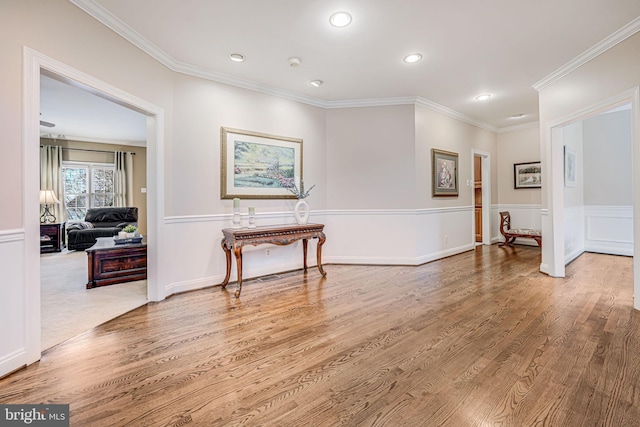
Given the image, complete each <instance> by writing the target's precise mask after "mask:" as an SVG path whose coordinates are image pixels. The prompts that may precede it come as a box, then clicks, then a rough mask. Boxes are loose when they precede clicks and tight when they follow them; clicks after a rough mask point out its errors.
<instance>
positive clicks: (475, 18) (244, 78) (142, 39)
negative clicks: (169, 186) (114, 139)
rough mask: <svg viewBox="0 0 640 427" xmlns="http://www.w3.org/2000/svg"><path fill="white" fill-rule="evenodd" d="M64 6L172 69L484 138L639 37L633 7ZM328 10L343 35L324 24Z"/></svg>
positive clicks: (142, 0) (315, 2) (234, 0)
mask: <svg viewBox="0 0 640 427" xmlns="http://www.w3.org/2000/svg"><path fill="white" fill-rule="evenodd" d="M70 1H71V2H72V3H74V4H76V5H77V6H78V7H80V8H81V9H83V10H85V11H86V12H87V13H89V14H91V15H92V16H94V17H95V18H96V19H98V20H99V21H101V22H103V23H104V24H105V25H107V26H109V27H110V28H111V29H113V30H114V31H116V32H118V33H119V34H121V35H122V36H123V37H125V38H127V39H128V40H129V41H131V42H132V43H134V44H135V45H137V46H138V47H140V48H141V49H143V50H144V51H146V52H147V53H149V54H150V55H152V56H154V57H155V58H156V59H157V60H159V61H160V62H162V63H163V64H164V65H166V66H167V67H168V68H170V69H172V70H174V71H177V72H181V73H186V74H191V75H195V76H199V77H204V78H208V79H211V80H215V81H220V82H224V83H228V84H232V85H236V86H240V87H245V88H249V89H253V90H258V91H262V92H265V93H270V94H274V95H277V96H282V97H286V98H290V99H296V100H299V101H301V102H306V103H309V104H312V105H318V106H321V107H324V108H335V107H344V106H358V105H393V104H400V103H409V102H417V103H422V104H424V105H427V106H430V107H433V108H436V109H439V110H441V111H443V112H446V113H448V114H451V115H454V116H456V117H459V118H461V119H463V120H465V121H467V122H469V123H473V124H476V125H479V126H481V127H483V128H486V129H490V130H501V129H505V128H512V127H518V126H523V124H526V123H532V122H536V121H537V120H538V93H537V91H536V90H535V89H534V87H533V86H534V85H535V86H536V87H538V88H540V87H542V85H544V84H545V79H549V78H552V77H553V76H554V74H557V75H561V74H562V73H563V72H564V71H566V70H567V69H568V68H567V67H577V66H579V65H580V64H581V63H583V62H584V60H585V58H586V59H588V58H590V57H592V56H594V55H595V54H597V53H599V52H600V51H601V50H602V49H603V48H606V47H608V46H610V45H613V44H615V43H616V42H618V41H620V40H622V39H624V38H625V37H627V36H629V35H631V34H633V33H634V32H636V31H638V30H639V29H640V19H639V16H640V1H638V0H615V1H602V0H538V1H528V2H525V1H514V0H483V1H469V0H449V1H446V2H444V1H440V0H397V1H389V0H304V1H301V0H272V1H264V0H243V1H239V0H136V1H135V2H132V1H130V0H70ZM339 10H344V11H348V12H349V13H350V14H351V15H352V17H353V21H352V23H351V25H349V26H348V27H345V28H335V27H333V26H332V25H330V23H329V16H330V15H331V14H332V13H333V12H336V11H339ZM413 52H418V53H421V54H422V55H423V59H422V60H421V61H419V62H417V63H414V64H407V63H404V62H403V57H404V56H405V55H407V54H409V53H413ZM232 53H240V54H242V55H244V56H245V57H246V60H245V61H244V62H241V63H238V62H233V61H231V60H230V59H229V55H230V54H232ZM291 57H297V58H300V60H301V63H300V65H298V66H297V67H292V66H290V65H289V58H291ZM316 79H318V80H322V81H323V84H322V85H321V86H320V87H313V86H311V85H310V84H309V82H310V81H312V80H316ZM547 81H548V80H547ZM482 93H490V94H492V97H491V98H490V99H489V100H488V101H484V102H479V101H476V100H475V97H476V96H477V95H479V94H482ZM43 96H44V94H43ZM519 114H522V117H520V118H517V119H516V118H512V116H513V115H519ZM61 120H62V119H61ZM61 123H62V122H61Z"/></svg>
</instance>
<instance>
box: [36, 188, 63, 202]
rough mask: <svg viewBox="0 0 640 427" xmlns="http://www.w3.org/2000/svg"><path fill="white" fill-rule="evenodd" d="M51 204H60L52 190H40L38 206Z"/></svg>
mask: <svg viewBox="0 0 640 427" xmlns="http://www.w3.org/2000/svg"><path fill="white" fill-rule="evenodd" d="M53 203H60V200H58V198H57V197H56V193H54V192H53V190H40V204H41V205H51V204H53Z"/></svg>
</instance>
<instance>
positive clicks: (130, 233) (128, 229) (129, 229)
mask: <svg viewBox="0 0 640 427" xmlns="http://www.w3.org/2000/svg"><path fill="white" fill-rule="evenodd" d="M122 231H124V232H125V233H126V234H125V237H126V238H127V239H130V238H132V237H134V236H135V235H136V231H138V227H136V226H135V225H133V224H129V225H127V226H125V227H124V228H123V229H122Z"/></svg>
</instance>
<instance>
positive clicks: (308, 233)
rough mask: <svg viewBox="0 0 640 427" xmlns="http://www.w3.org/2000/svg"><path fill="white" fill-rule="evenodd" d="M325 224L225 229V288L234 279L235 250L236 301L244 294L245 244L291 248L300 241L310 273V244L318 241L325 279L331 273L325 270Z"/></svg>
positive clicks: (319, 268)
mask: <svg viewBox="0 0 640 427" xmlns="http://www.w3.org/2000/svg"><path fill="white" fill-rule="evenodd" d="M323 229H324V224H306V225H295V224H294V225H281V226H266V227H256V228H225V229H223V230H222V233H223V234H224V237H223V238H222V242H221V245H222V249H223V250H224V252H225V255H226V257H227V275H226V277H225V278H224V281H223V282H222V283H221V285H222V287H223V288H225V287H226V286H227V284H228V283H229V277H230V276H231V251H233V253H234V254H235V256H236V267H237V268H238V289H237V290H236V292H235V296H236V298H239V297H240V292H242V247H243V246H245V245H254V246H257V245H260V244H263V243H271V244H274V245H289V244H291V243H293V242H295V241H297V240H302V251H303V259H304V271H307V242H308V240H309V239H318V247H317V250H316V255H317V259H318V270H319V271H320V274H322V276H323V277H324V276H326V275H327V273H326V272H325V271H324V270H323V269H322V245H323V244H324V242H325V240H326V236H325V235H324V233H323V231H322V230H323Z"/></svg>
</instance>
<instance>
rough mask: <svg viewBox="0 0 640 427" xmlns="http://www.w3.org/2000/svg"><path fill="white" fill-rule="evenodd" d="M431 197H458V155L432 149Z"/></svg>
mask: <svg viewBox="0 0 640 427" xmlns="http://www.w3.org/2000/svg"><path fill="white" fill-rule="evenodd" d="M431 171H432V177H431V184H432V185H431V195H432V196H433V197H442V196H458V153H452V152H451V151H444V150H438V149H435V148H432V149H431Z"/></svg>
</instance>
